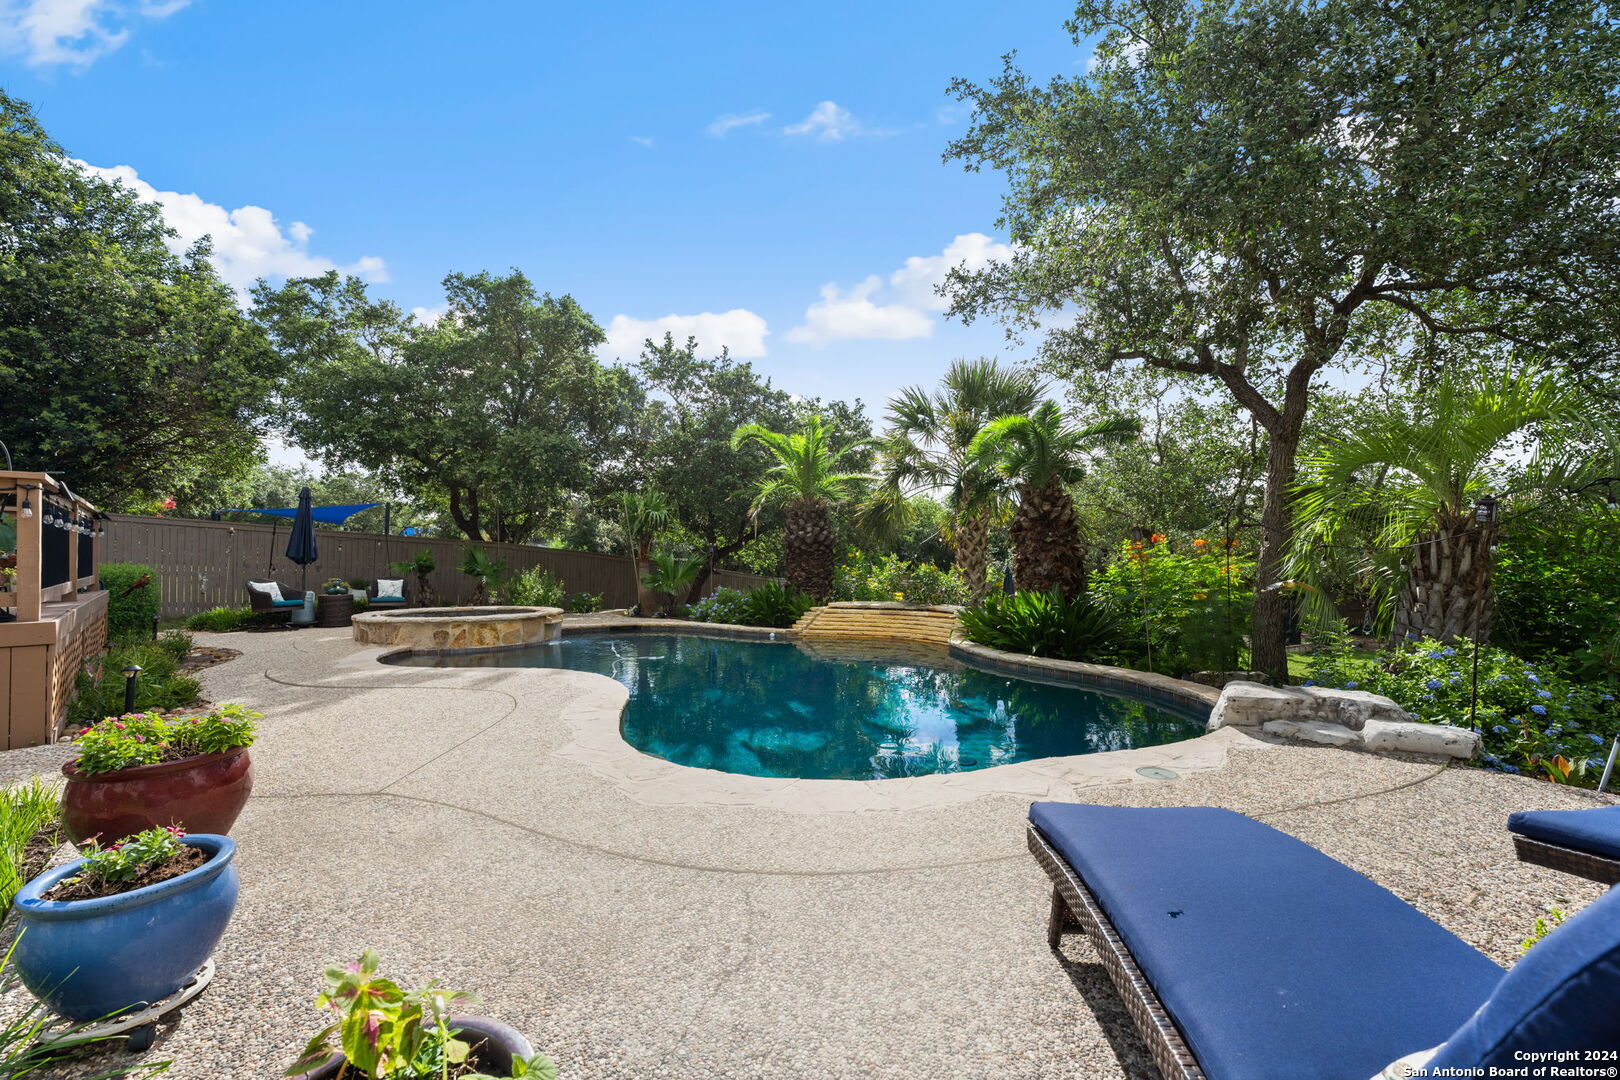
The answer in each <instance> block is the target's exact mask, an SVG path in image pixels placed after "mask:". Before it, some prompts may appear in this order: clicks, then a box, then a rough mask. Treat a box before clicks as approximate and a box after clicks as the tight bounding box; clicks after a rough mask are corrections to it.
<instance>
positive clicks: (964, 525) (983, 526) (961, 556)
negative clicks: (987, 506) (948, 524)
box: [955, 510, 990, 603]
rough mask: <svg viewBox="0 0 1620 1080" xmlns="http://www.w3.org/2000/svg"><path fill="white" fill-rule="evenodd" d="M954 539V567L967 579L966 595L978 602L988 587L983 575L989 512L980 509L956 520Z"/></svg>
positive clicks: (988, 535) (988, 530) (987, 551)
mask: <svg viewBox="0 0 1620 1080" xmlns="http://www.w3.org/2000/svg"><path fill="white" fill-rule="evenodd" d="M955 539H956V569H957V570H958V571H959V572H960V573H961V575H962V577H963V578H964V579H965V580H966V581H967V584H968V595H969V596H971V597H972V598H973V602H974V603H978V602H979V601H980V600H983V599H984V594H985V593H986V592H988V591H989V589H990V586H989V583H988V582H987V581H985V577H984V575H985V565H986V563H988V562H989V550H988V549H989V541H990V512H989V511H988V510H980V511H978V512H976V513H974V514H972V515H970V516H969V517H967V518H964V519H963V520H962V521H960V522H958V523H957V526H956V538H955Z"/></svg>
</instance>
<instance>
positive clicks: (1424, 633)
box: [1395, 512, 1496, 644]
mask: <svg viewBox="0 0 1620 1080" xmlns="http://www.w3.org/2000/svg"><path fill="white" fill-rule="evenodd" d="M1435 524H1436V528H1435V530H1434V531H1433V532H1429V533H1425V534H1424V535H1422V536H1420V537H1418V540H1417V544H1416V545H1415V546H1414V547H1413V548H1412V555H1411V560H1410V562H1411V566H1412V572H1411V574H1410V575H1409V576H1408V577H1407V579H1406V585H1405V586H1404V587H1403V588H1402V589H1401V594H1400V597H1399V598H1398V599H1397V600H1396V603H1395V640H1396V642H1397V643H1398V642H1401V641H1416V640H1418V639H1420V638H1435V639H1436V640H1439V641H1463V640H1467V641H1474V642H1479V643H1481V644H1483V643H1484V642H1485V641H1486V639H1488V638H1489V637H1490V635H1491V621H1492V616H1493V615H1494V614H1495V607H1496V604H1495V595H1494V593H1493V591H1492V587H1491V570H1492V563H1493V560H1492V558H1491V544H1492V543H1493V542H1494V541H1495V538H1496V529H1495V528H1494V527H1493V526H1490V525H1483V526H1476V525H1475V524H1474V522H1473V521H1472V519H1470V518H1469V517H1468V516H1467V515H1466V514H1461V513H1452V512H1442V513H1441V515H1440V516H1439V519H1438V520H1437V521H1436V523H1435Z"/></svg>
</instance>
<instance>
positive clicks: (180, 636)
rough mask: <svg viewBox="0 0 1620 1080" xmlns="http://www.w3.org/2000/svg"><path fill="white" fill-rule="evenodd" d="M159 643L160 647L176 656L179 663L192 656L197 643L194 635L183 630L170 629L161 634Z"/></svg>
mask: <svg viewBox="0 0 1620 1080" xmlns="http://www.w3.org/2000/svg"><path fill="white" fill-rule="evenodd" d="M157 643H158V648H160V649H162V650H163V651H164V652H166V653H168V654H169V655H170V656H172V657H174V659H175V661H176V662H177V663H178V662H180V661H182V660H184V659H185V658H186V657H188V656H190V655H191V650H192V648H193V647H194V646H195V645H196V641H194V640H193V639H192V636H191V635H190V634H188V633H185V632H184V631H182V630H170V631H169V632H168V633H166V634H163V635H162V636H160V637H159V638H158V639H157Z"/></svg>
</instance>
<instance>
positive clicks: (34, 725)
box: [0, 471, 107, 749]
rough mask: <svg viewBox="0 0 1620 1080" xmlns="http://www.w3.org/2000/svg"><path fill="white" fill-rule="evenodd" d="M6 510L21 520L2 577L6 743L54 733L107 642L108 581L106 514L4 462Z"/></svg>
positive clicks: (34, 741)
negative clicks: (9, 613) (9, 612)
mask: <svg viewBox="0 0 1620 1080" xmlns="http://www.w3.org/2000/svg"><path fill="white" fill-rule="evenodd" d="M0 503H3V506H0V512H3V513H4V514H5V515H6V517H7V519H8V521H9V522H11V523H14V524H15V525H16V530H17V547H16V552H15V557H14V560H13V565H12V566H11V567H9V568H7V569H8V570H9V571H10V572H9V574H7V575H5V576H6V577H7V578H8V579H9V580H5V581H0V607H6V608H11V609H14V610H15V612H16V618H15V620H14V621H9V622H0V740H3V741H0V748H4V749H11V748H13V747H18V746H36V745H38V744H40V743H47V742H52V741H54V740H55V738H56V737H57V735H58V733H59V732H60V730H61V726H62V723H63V721H64V720H65V718H66V714H67V708H68V705H69V703H71V702H72V700H73V693H74V685H75V682H76V681H77V678H78V675H79V672H80V671H82V670H83V669H84V668H85V666H86V665H87V664H89V665H94V664H98V663H99V662H100V659H101V656H102V650H103V648H104V646H105V645H106V643H107V593H106V591H105V590H104V589H102V588H101V585H100V567H101V553H102V548H103V544H104V539H105V535H106V529H105V519H104V517H103V515H102V514H101V512H100V511H99V510H97V509H96V508H95V506H94V505H92V504H91V503H90V502H89V501H87V500H85V499H82V498H80V497H79V496H77V495H75V494H73V492H72V490H71V489H70V488H69V487H68V486H67V484H65V483H64V482H63V481H61V480H59V479H57V478H55V477H53V476H50V475H48V474H46V473H36V472H15V471H0Z"/></svg>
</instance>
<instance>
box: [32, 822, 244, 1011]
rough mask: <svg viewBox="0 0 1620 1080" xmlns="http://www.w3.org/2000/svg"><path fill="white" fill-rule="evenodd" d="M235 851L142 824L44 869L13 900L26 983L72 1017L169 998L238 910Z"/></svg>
mask: <svg viewBox="0 0 1620 1080" xmlns="http://www.w3.org/2000/svg"><path fill="white" fill-rule="evenodd" d="M235 856H236V844H235V843H234V842H233V841H232V840H231V839H230V838H229V837H225V836H210V835H206V834H197V835H190V836H188V835H186V833H185V832H184V831H182V830H180V829H175V828H167V829H148V830H146V831H145V832H142V833H139V834H137V835H135V836H132V837H130V838H129V839H127V840H125V841H123V842H122V843H117V844H113V845H112V846H110V847H105V848H103V847H100V846H99V845H94V844H93V845H92V846H91V849H90V851H89V852H88V854H86V855H85V856H84V857H83V858H81V859H79V860H77V861H76V862H71V863H68V864H67V865H65V866H59V867H57V868H56V869H55V870H48V871H46V872H45V873H43V874H41V875H40V876H39V877H37V878H35V879H34V880H33V881H30V882H29V883H28V884H27V885H24V886H23V887H22V889H21V891H19V892H18V893H17V896H16V899H15V900H13V902H12V906H13V907H14V908H15V909H16V911H17V916H18V919H19V921H20V923H21V927H22V930H21V933H20V935H19V936H18V938H17V944H16V947H15V948H14V949H13V951H12V963H13V964H14V965H15V966H16V970H17V974H18V976H19V977H20V978H21V980H22V983H23V985H24V986H26V987H28V989H29V990H31V991H32V992H33V994H34V996H35V997H37V998H39V999H40V1001H41V1002H43V1003H44V1004H45V1006H46V1007H47V1008H49V1009H50V1010H51V1011H53V1012H55V1013H57V1014H59V1015H61V1016H65V1017H67V1018H68V1019H70V1020H79V1021H84V1020H100V1019H103V1018H106V1017H109V1016H112V1015H115V1014H117V1013H121V1012H126V1011H128V1010H129V1009H131V1008H135V1007H137V1006H143V1005H150V1004H153V1003H155V1002H158V1001H161V1000H162V999H164V998H166V997H168V996H169V995H170V994H172V993H174V992H175V991H176V990H179V989H180V988H181V987H182V986H184V985H185V984H186V982H187V981H188V980H189V979H190V978H191V976H192V975H193V974H195V973H196V971H197V970H198V968H200V967H202V965H203V963H204V962H205V961H207V959H208V957H209V956H210V955H211V954H212V953H213V951H214V946H215V945H217V944H218V943H219V939H220V935H222V934H223V933H224V932H225V924H226V923H228V922H230V918H231V913H232V912H233V911H235V910H236V893H237V879H236V867H235V866H234V865H232V860H233V859H234V858H235Z"/></svg>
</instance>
